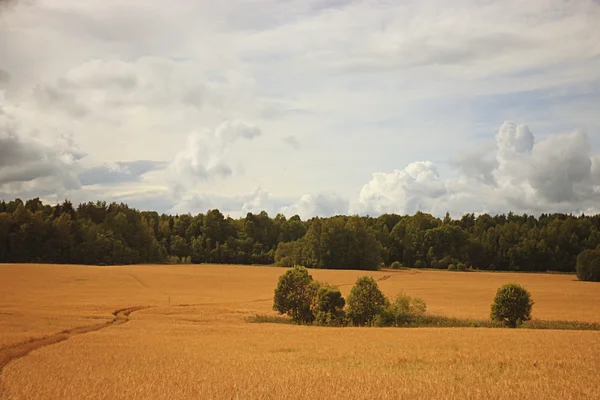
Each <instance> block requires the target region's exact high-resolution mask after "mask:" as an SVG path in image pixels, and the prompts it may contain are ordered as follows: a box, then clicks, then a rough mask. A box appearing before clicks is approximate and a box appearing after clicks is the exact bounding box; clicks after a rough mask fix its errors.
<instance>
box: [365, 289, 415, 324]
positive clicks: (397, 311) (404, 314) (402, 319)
mask: <svg viewBox="0 0 600 400" xmlns="http://www.w3.org/2000/svg"><path fill="white" fill-rule="evenodd" d="M426 309H427V305H426V304H425V301H423V299H421V298H419V297H410V296H407V295H405V294H399V295H398V296H396V299H395V300H394V302H393V303H391V304H389V305H388V306H387V307H386V309H385V310H384V311H383V312H382V313H381V314H379V315H378V316H377V317H376V318H375V325H377V326H402V325H407V324H410V323H412V322H414V321H415V319H416V318H417V317H418V316H420V315H423V313H425V310H426Z"/></svg>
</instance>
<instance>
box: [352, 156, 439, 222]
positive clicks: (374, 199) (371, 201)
mask: <svg viewBox="0 0 600 400" xmlns="http://www.w3.org/2000/svg"><path fill="white" fill-rule="evenodd" d="M446 193H447V189H446V184H445V182H444V181H442V180H441V179H440V176H439V173H438V170H437V167H436V166H435V164H433V163H432V162H430V161H419V162H414V163H412V164H409V165H408V166H407V167H406V168H404V169H403V170H395V171H393V172H391V173H383V172H377V173H374V174H373V179H372V180H371V181H370V182H369V183H367V184H366V185H364V186H363V188H362V189H361V191H360V195H359V199H358V203H357V204H355V205H354V208H355V209H356V211H357V212H359V213H362V214H375V215H379V214H383V213H392V212H395V213H400V214H406V213H408V214H412V213H414V212H416V211H418V210H424V209H429V208H431V205H432V203H433V202H434V201H436V200H437V199H439V198H441V197H442V196H444V195H445V194H446Z"/></svg>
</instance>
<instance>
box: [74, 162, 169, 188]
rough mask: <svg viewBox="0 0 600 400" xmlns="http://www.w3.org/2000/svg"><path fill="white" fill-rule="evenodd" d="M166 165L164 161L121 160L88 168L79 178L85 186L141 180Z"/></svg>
mask: <svg viewBox="0 0 600 400" xmlns="http://www.w3.org/2000/svg"><path fill="white" fill-rule="evenodd" d="M166 167H167V163H166V162H164V161H150V160H138V161H127V162H125V161H119V162H116V163H115V166H114V167H111V166H109V165H101V166H97V167H92V168H88V169H86V170H85V171H83V172H82V173H81V174H80V175H79V180H80V181H81V184H82V185H84V186H87V185H96V184H119V183H125V182H139V181H140V178H141V177H142V175H144V174H145V173H147V172H150V171H155V170H160V169H164V168H166Z"/></svg>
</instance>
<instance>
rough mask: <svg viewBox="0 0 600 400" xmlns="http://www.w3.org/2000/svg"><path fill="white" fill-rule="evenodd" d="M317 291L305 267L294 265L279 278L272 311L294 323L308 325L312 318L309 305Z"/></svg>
mask: <svg viewBox="0 0 600 400" xmlns="http://www.w3.org/2000/svg"><path fill="white" fill-rule="evenodd" d="M317 289H318V283H316V282H313V278H312V276H311V275H310V274H309V273H308V270H307V269H306V267H304V266H301V265H296V266H294V267H293V268H291V269H289V270H288V271H286V273H285V274H283V275H281V276H280V277H279V282H278V283H277V288H276V289H275V296H274V298H273V310H275V311H277V312H279V313H280V314H287V315H289V316H290V317H292V320H293V321H294V322H296V323H299V324H306V323H310V322H312V321H313V318H314V316H313V314H312V311H311V304H312V301H313V297H314V296H315V291H316V290H317Z"/></svg>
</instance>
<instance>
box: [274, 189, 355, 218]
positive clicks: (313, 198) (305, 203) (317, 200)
mask: <svg viewBox="0 0 600 400" xmlns="http://www.w3.org/2000/svg"><path fill="white" fill-rule="evenodd" d="M280 211H281V212H282V213H283V214H284V215H287V216H292V215H299V216H300V218H302V219H308V218H311V217H315V216H317V217H331V216H333V215H338V214H347V213H348V200H347V199H345V198H344V197H342V196H340V195H337V194H335V193H319V194H316V195H312V194H306V195H304V196H302V197H301V198H300V199H299V200H298V201H297V202H295V203H293V204H291V205H289V206H285V207H282V208H281V209H280Z"/></svg>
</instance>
